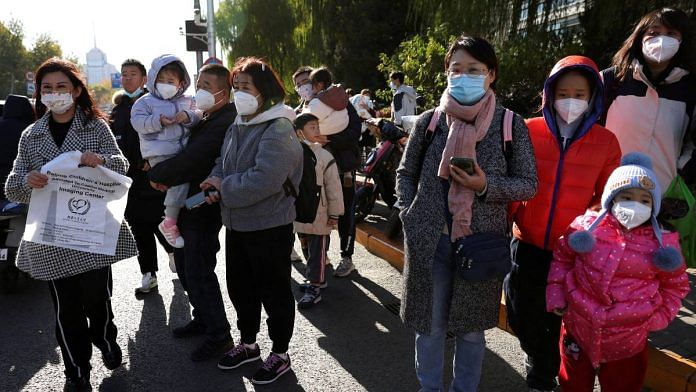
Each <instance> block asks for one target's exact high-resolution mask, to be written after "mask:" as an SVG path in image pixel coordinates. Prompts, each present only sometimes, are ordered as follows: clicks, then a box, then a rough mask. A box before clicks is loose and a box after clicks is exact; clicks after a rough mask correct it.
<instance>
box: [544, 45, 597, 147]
mask: <svg viewBox="0 0 696 392" xmlns="http://www.w3.org/2000/svg"><path fill="white" fill-rule="evenodd" d="M570 70H581V71H585V72H586V73H588V74H590V75H592V77H593V78H594V82H595V83H594V84H595V88H594V91H593V92H592V98H591V99H590V107H589V108H588V112H587V113H586V114H585V116H584V118H583V120H582V122H581V123H580V125H579V127H578V129H577V130H576V131H575V136H573V140H577V139H580V138H581V137H583V136H584V135H585V134H586V133H587V131H589V130H590V128H591V127H592V126H593V125H594V124H595V123H596V122H597V120H599V118H600V116H601V115H602V112H603V111H604V83H603V82H602V78H601V77H600V75H599V68H597V64H595V62H594V61H592V60H591V59H590V58H588V57H585V56H568V57H564V58H563V59H561V60H560V61H559V62H557V63H556V65H554V66H553V69H551V73H550V74H549V77H548V78H546V82H544V94H543V97H542V105H543V110H542V112H543V114H544V120H546V124H548V126H549V128H550V129H551V131H552V132H553V134H554V135H556V138H557V139H558V140H559V142H560V130H559V128H558V124H557V123H556V110H555V109H554V108H553V101H554V100H553V86H554V84H555V83H556V80H558V78H559V77H560V76H561V75H563V74H564V73H565V72H568V71H570Z"/></svg>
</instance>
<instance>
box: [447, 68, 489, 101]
mask: <svg viewBox="0 0 696 392" xmlns="http://www.w3.org/2000/svg"><path fill="white" fill-rule="evenodd" d="M485 83H486V75H469V74H459V75H452V76H448V77H447V91H449V94H450V95H451V96H452V97H453V98H454V99H456V100H457V102H459V103H461V104H463V105H471V104H474V103H476V102H478V101H479V99H481V97H483V95H484V94H486V89H485V88H484V87H483V86H484V84H485Z"/></svg>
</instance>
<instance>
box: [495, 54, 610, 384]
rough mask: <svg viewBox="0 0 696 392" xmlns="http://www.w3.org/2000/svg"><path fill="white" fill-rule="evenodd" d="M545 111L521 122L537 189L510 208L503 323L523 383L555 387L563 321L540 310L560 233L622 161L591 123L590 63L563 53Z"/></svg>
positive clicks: (596, 85) (599, 97) (595, 84)
mask: <svg viewBox="0 0 696 392" xmlns="http://www.w3.org/2000/svg"><path fill="white" fill-rule="evenodd" d="M542 97H543V101H542V113H543V116H541V117H536V118H532V119H529V120H527V121H526V123H527V127H528V128H529V137H530V138H531V139H532V145H533V146H534V155H535V157H536V168H537V173H538V176H539V188H538V191H537V193H536V195H535V196H534V197H533V198H532V199H530V200H527V201H523V202H521V203H517V205H513V206H512V211H513V236H514V239H513V241H512V249H513V252H512V255H513V260H512V261H513V263H512V269H511V271H510V273H509V274H508V276H507V278H506V280H505V285H504V287H505V304H506V307H507V315H508V321H509V323H510V327H511V328H512V330H513V331H514V332H515V335H516V336H517V338H518V339H519V340H520V346H521V347H522V350H524V352H525V368H526V372H527V375H526V377H527V386H528V387H529V388H530V389H535V390H539V391H551V390H553V389H554V388H555V387H556V376H557V375H558V367H559V365H560V354H559V352H558V337H559V335H560V331H561V318H560V317H558V316H556V315H554V314H553V313H547V312H546V303H545V300H546V299H545V294H546V277H547V276H548V274H549V266H550V265H551V260H552V258H553V255H552V251H553V249H554V246H555V244H556V240H557V239H558V237H560V236H561V234H563V232H564V231H565V230H566V228H567V227H568V225H569V224H570V223H571V222H572V221H573V219H575V217H577V216H578V215H581V214H583V213H584V212H585V210H587V209H588V208H590V207H592V206H595V205H598V204H599V200H600V197H601V195H602V190H603V189H604V184H605V183H606V181H607V178H609V175H610V174H611V172H612V170H614V169H615V168H616V167H617V166H618V165H619V161H620V159H621V150H620V148H619V142H618V140H617V139H616V136H614V134H613V133H612V132H610V131H609V130H607V129H605V128H603V127H602V126H600V125H597V124H596V122H597V119H598V118H599V116H600V115H601V114H602V110H603V107H604V103H603V98H604V89H603V85H602V81H601V79H600V77H599V70H598V68H597V65H595V63H594V61H592V60H591V59H589V58H587V57H583V56H568V57H565V58H563V59H561V60H560V61H558V63H556V65H555V66H554V67H553V69H552V70H551V72H550V74H549V77H548V78H547V79H546V82H545V83H544V91H543V95H542Z"/></svg>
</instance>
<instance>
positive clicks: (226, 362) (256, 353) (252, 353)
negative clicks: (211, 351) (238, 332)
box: [217, 343, 261, 370]
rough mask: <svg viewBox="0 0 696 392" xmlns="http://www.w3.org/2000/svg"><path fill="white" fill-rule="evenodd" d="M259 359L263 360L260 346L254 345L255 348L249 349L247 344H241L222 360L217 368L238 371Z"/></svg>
mask: <svg viewBox="0 0 696 392" xmlns="http://www.w3.org/2000/svg"><path fill="white" fill-rule="evenodd" d="M259 358H261V350H260V349H259V345H258V344H256V343H254V347H253V348H248V347H247V346H246V344H244V343H239V344H238V345H236V346H234V347H233V348H232V350H230V351H228V352H227V353H226V354H225V356H224V357H222V358H220V360H219V361H218V365H217V367H218V369H222V370H230V369H236V368H238V367H240V366H242V365H244V364H245V363H249V362H253V361H255V360H257V359H259Z"/></svg>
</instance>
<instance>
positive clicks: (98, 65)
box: [85, 39, 118, 86]
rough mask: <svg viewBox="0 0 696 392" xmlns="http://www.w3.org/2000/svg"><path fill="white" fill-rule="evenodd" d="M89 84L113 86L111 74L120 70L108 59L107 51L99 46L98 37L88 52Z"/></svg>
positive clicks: (87, 69)
mask: <svg viewBox="0 0 696 392" xmlns="http://www.w3.org/2000/svg"><path fill="white" fill-rule="evenodd" d="M85 69H86V72H87V84H88V85H90V86H94V85H99V84H102V85H105V86H111V74H115V73H118V70H117V69H116V67H115V66H113V65H112V64H109V63H108V62H107V61H106V53H104V52H103V51H102V50H101V49H99V48H97V43H96V39H95V42H94V48H92V50H90V51H89V52H87V65H86V67H85Z"/></svg>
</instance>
